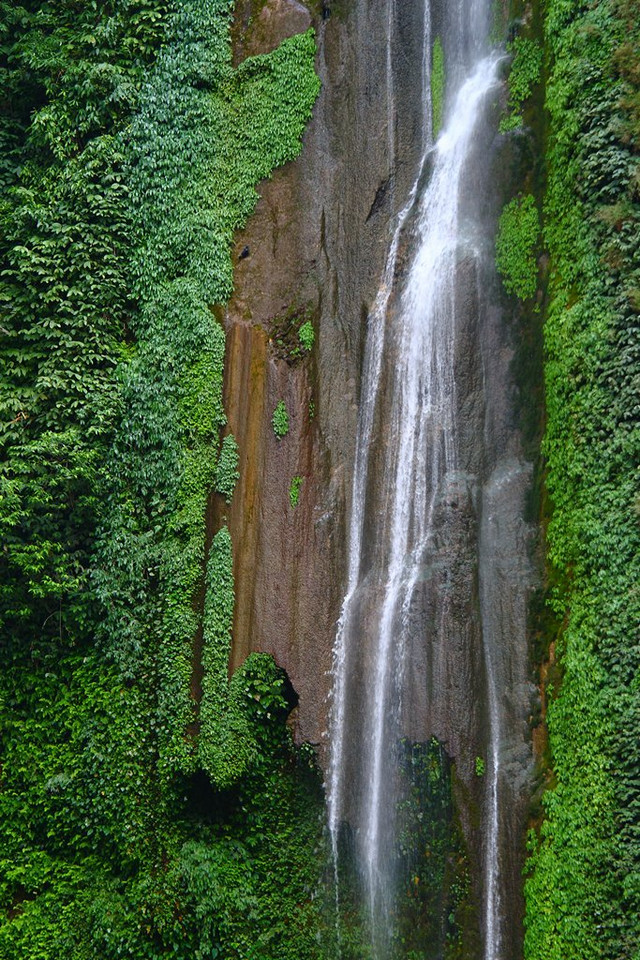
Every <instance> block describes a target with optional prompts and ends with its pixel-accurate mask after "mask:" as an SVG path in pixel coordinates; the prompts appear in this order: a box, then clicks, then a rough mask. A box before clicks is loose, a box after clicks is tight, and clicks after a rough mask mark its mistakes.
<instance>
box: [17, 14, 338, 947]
mask: <svg viewBox="0 0 640 960" xmlns="http://www.w3.org/2000/svg"><path fill="white" fill-rule="evenodd" d="M232 7H233V4H232V3H231V2H230V0H181V2H176V3H171V2H162V0H112V2H107V3H99V4H98V3H86V2H84V0H82V2H75V0H50V2H37V0H33V2H25V3H24V4H22V5H16V4H11V3H1V4H0V57H1V61H0V85H1V88H2V92H1V94H0V142H1V146H2V149H1V150H0V179H1V181H2V187H3V190H2V198H1V200H0V221H1V223H2V232H1V237H0V253H1V256H2V268H1V269H2V274H1V279H2V283H1V287H0V294H1V298H2V304H3V307H2V320H1V323H0V352H1V354H2V356H1V360H0V364H1V367H0V369H1V373H0V415H1V423H0V446H1V447H2V450H1V454H0V457H1V461H2V465H1V467H0V525H1V528H2V549H1V550H0V584H1V586H0V631H1V634H0V636H1V641H0V642H1V655H2V670H1V671H0V685H1V687H0V735H1V737H2V768H1V774H0V957H2V958H5V957H6V958H7V960H9V958H11V960H19V958H25V960H27V958H28V960H34V958H36V957H37V958H49V957H51V958H53V957H58V958H59V957H73V958H79V960H82V958H85V957H86V958H87V960H88V958H92V960H93V958H95V957H98V956H99V957H101V958H105V960H108V958H111V957H113V958H115V957H122V956H128V957H137V958H138V957H139V958H152V957H153V958H156V957H159V956H165V955H170V956H172V957H184V958H185V960H186V958H189V960H191V958H194V957H202V958H204V957H207V958H208V957H229V958H231V957H238V958H239V957H243V958H244V957H248V956H252V957H265V958H269V957H274V956H278V957H279V958H286V957H290V958H291V960H294V958H298V957H300V956H319V955H321V953H320V951H321V949H322V947H321V945H320V940H319V936H318V931H319V928H320V926H323V924H321V922H320V918H321V906H320V903H321V900H320V898H316V897H315V896H314V894H315V888H316V885H317V882H318V876H319V870H320V864H322V863H323V862H324V852H323V847H322V836H321V809H322V797H321V790H320V784H319V779H318V774H317V772H316V770H315V767H314V762H313V757H312V756H311V757H309V756H307V755H306V754H305V753H304V751H302V752H301V751H299V750H295V749H294V748H293V746H292V743H291V738H290V735H289V733H288V730H287V727H286V723H285V721H286V715H287V712H288V710H289V709H290V708H291V706H292V705H293V704H292V701H291V693H290V689H289V687H288V685H287V683H286V678H284V676H283V675H282V674H281V672H280V671H278V670H277V669H276V667H275V665H274V663H273V661H272V660H271V659H270V658H268V657H264V656H254V657H252V658H250V660H249V661H248V662H247V664H246V665H245V667H244V668H243V670H242V671H241V672H240V673H239V674H237V675H236V677H234V680H233V682H232V684H231V685H230V686H229V685H228V683H227V677H226V659H227V658H228V629H229V624H228V620H229V610H230V609H231V608H232V604H233V582H232V579H231V577H230V550H231V546H230V543H229V541H228V535H227V534H226V531H225V530H224V528H223V529H222V530H221V531H220V532H219V533H218V535H217V537H216V538H215V541H214V544H213V546H211V545H210V544H209V543H208V542H207V534H206V524H205V514H206V507H207V502H208V498H209V496H210V494H211V492H212V490H213V489H214V487H215V486H216V485H217V486H218V487H219V488H220V490H221V493H222V494H223V495H224V497H226V498H229V497H230V496H231V495H232V490H233V479H234V475H235V472H236V466H235V463H236V461H237V452H236V451H235V446H234V443H233V440H232V438H226V439H225V441H224V443H222V456H221V459H220V462H219V450H220V445H221V440H222V436H223V433H224V427H225V416H224V411H223V409H222V400H221V386H222V364H223V357H224V334H223V331H222V329H221V327H220V326H219V324H218V322H217V321H216V319H215V317H214V313H213V312H212V310H211V307H212V305H214V304H220V303H224V302H225V301H226V299H227V298H228V297H229V295H230V292H231V288H232V264H231V257H230V243H231V239H232V234H233V231H234V230H235V229H237V228H238V227H239V226H241V225H242V224H243V223H244V221H245V220H246V218H247V217H248V215H249V214H250V213H251V211H252V209H253V207H254V204H255V202H256V199H257V194H256V192H255V186H254V185H255V184H256V183H257V182H258V181H259V180H260V179H261V178H263V177H265V176H268V175H269V173H270V171H271V170H272V169H273V168H274V167H275V166H277V165H278V164H281V163H284V162H285V161H286V160H289V159H292V158H293V157H295V156H296V155H297V153H298V152H299V150H300V145H301V136H302V132H303V130H304V126H305V123H306V121H307V120H308V118H309V116H310V112H311V108H312V105H313V102H314V100H315V98H316V96H317V92H318V81H317V78H316V76H315V72H314V67H313V60H314V53H315V45H314V39H313V36H312V34H311V33H307V34H303V35H301V36H297V37H294V38H292V39H290V40H288V41H285V42H284V43H283V44H282V45H281V46H280V47H279V48H278V49H277V50H275V51H274V52H273V53H272V54H269V55H268V56H261V57H254V58H250V59H248V60H246V61H244V63H242V64H241V65H240V66H239V67H238V68H237V69H233V67H232V64H231V54H230V43H229V25H230V17H231V15H232ZM234 457H235V460H234ZM205 571H208V572H207V574H206V576H205ZM229 730H232V731H233V733H234V744H235V747H236V748H237V749H235V750H234V751H233V752H232V753H229V752H228V751H227V753H225V752H222V753H221V752H220V750H219V749H218V746H217V745H218V744H219V742H220V740H221V738H222V732H223V731H225V732H227V733H228V731H229ZM241 760H242V762H240V761H241Z"/></svg>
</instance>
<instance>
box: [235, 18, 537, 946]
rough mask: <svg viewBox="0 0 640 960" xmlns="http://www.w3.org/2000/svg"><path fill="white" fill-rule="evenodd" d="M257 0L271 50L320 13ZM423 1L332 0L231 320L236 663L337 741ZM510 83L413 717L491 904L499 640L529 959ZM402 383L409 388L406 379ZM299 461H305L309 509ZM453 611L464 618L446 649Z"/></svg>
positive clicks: (508, 785) (507, 864) (515, 865)
mask: <svg viewBox="0 0 640 960" xmlns="http://www.w3.org/2000/svg"><path fill="white" fill-rule="evenodd" d="M249 12H250V8H249V6H247V10H246V11H245V20H244V25H245V27H246V30H245V31H244V32H243V31H240V30H239V31H238V39H237V41H236V57H239V58H240V57H242V56H245V55H247V54H252V53H255V52H259V51H262V50H264V49H268V47H269V44H270V43H271V42H272V39H273V37H275V36H281V35H283V34H284V33H286V32H287V31H288V30H291V31H292V32H293V31H295V30H296V29H299V28H300V25H301V24H303V20H304V14H303V12H302V11H301V8H300V6H299V5H298V4H297V3H294V2H290V3H284V2H278V3H267V4H266V5H265V6H264V7H263V8H262V9H261V11H260V13H259V15H254V17H253V19H252V20H251V21H250V20H249V16H248V14H249ZM454 15H455V11H452V10H450V9H448V8H447V7H446V6H441V5H440V4H437V3H436V4H433V5H432V6H431V17H432V35H433V36H436V35H437V36H439V37H441V39H442V43H443V47H444V60H445V64H447V63H448V64H452V65H454V69H455V65H456V64H457V65H458V67H459V65H460V62H461V60H460V58H461V57H464V56H465V53H464V51H459V50H457V51H456V50H454V49H453V48H452V46H451V41H450V40H449V37H450V36H451V35H452V34H453V33H454V31H453V30H452V29H450V28H451V26H452V24H451V18H452V17H453V16H454ZM423 18H424V6H423V4H422V3H421V2H418V0H415V2H413V0H412V2H403V3H402V4H396V3H394V2H393V0H388V2H385V3H381V4H376V5H370V4H368V3H366V2H364V0H355V2H353V3H349V4H347V3H344V4H343V3H340V4H338V3H336V4H326V3H325V5H324V7H323V15H322V17H321V16H317V17H316V19H315V26H316V29H317V40H318V47H319V52H318V60H317V66H318V71H319V74H320V77H321V81H322V92H321V94H320V98H319V100H318V102H317V104H316V107H315V111H314V116H313V119H312V121H311V123H310V125H309V127H308V128H307V131H306V134H305V145H304V150H303V154H302V156H301V157H300V159H299V160H297V161H295V162H294V163H292V164H289V165H288V166H287V167H285V168H283V169H281V170H278V171H277V172H276V173H275V174H274V176H273V177H272V179H271V180H270V181H268V182H266V183H264V184H262V186H261V188H260V194H261V199H260V202H259V204H258V207H257V210H256V213H255V215H254V217H253V218H252V220H251V221H250V223H249V224H248V226H247V228H246V229H245V230H244V231H243V232H242V233H241V234H240V235H239V236H238V237H237V240H236V247H235V257H236V263H235V290H234V295H233V297H232V299H231V301H230V303H229V305H228V309H227V311H226V314H225V318H224V319H225V325H226V329H227V333H228V338H227V360H226V375H225V405H226V410H227V413H228V416H229V424H230V429H231V430H232V432H233V433H234V434H235V436H236V438H237V440H238V444H239V447H240V454H241V465H240V480H239V483H238V486H237V489H236V493H235V495H234V500H233V503H232V505H231V506H230V508H229V510H228V517H229V526H230V530H231V533H232V539H233V543H234V575H235V586H236V611H235V622H234V639H233V653H232V663H231V669H232V670H234V669H236V668H237V667H238V666H239V664H241V663H242V662H243V660H244V659H245V658H246V656H247V655H248V654H249V653H250V652H251V651H255V650H258V651H265V652H268V653H272V654H273V655H274V657H275V659H276V661H277V662H278V664H280V665H281V666H283V667H284V668H285V669H286V670H287V673H288V675H289V677H290V679H291V681H292V683H293V686H294V688H295V690H296V692H297V693H298V695H299V706H298V710H297V711H296V714H295V733H296V737H297V738H298V740H300V741H301V740H306V741H310V742H311V743H313V744H316V745H319V746H320V747H321V755H322V756H323V757H326V745H327V741H326V737H325V735H324V734H325V731H326V729H327V714H328V696H329V691H330V685H331V676H330V669H331V663H332V647H333V643H334V639H335V632H336V621H337V619H338V616H339V614H340V606H341V603H342V600H343V596H344V592H345V589H346V578H347V572H346V560H347V546H348V545H347V538H348V519H349V511H350V497H351V483H352V477H353V471H354V453H355V437H356V430H357V415H358V403H359V400H360V395H361V366H362V362H363V353H364V342H365V336H366V323H367V318H368V315H369V312H370V309H371V306H372V303H373V301H374V299H375V296H376V294H377V292H378V287H379V283H380V278H381V276H382V273H383V270H384V264H385V258H386V254H387V251H388V248H389V243H390V238H391V232H392V228H393V222H394V217H395V215H396V214H397V213H398V210H399V208H400V207H401V206H403V205H404V203H405V202H406V199H407V197H408V194H409V191H410V189H411V185H412V183H413V181H414V179H415V177H416V176H417V173H418V169H419V163H420V158H421V154H422V151H423V148H424V135H425V134H424V130H425V119H424V112H425V109H426V105H425V102H424V100H423V98H422V97H421V95H420V91H421V90H422V88H423V72H424V71H425V69H427V68H428V62H427V61H428V58H426V59H425V47H424V19H423ZM240 23H242V20H241V21H240ZM456 58H457V60H456ZM505 96H506V93H505V91H504V90H503V93H502V99H500V98H499V100H498V103H497V104H496V110H495V111H494V112H493V114H492V117H491V120H490V122H489V124H488V125H487V126H486V128H483V130H482V131H481V133H479V134H478V137H477V142H476V144H475V147H474V153H473V157H472V158H471V162H470V164H469V170H470V171H472V172H471V175H470V176H469V178H468V180H467V182H466V183H465V186H464V190H463V193H464V196H463V197H462V198H461V203H462V206H463V208H464V209H465V211H466V213H465V215H466V216H468V217H469V221H470V222H473V223H479V224H482V232H483V235H484V237H485V243H486V249H485V250H484V253H483V257H482V263H483V266H482V269H481V272H480V274H478V273H477V272H476V267H475V266H474V263H473V261H472V259H471V258H469V260H468V261H467V260H465V259H464V257H463V258H462V259H461V261H460V264H459V266H458V268H457V269H458V285H457V291H458V292H457V300H458V302H457V305H456V313H457V316H458V320H457V327H456V330H455V350H454V356H453V369H454V376H455V379H456V383H457V400H456V404H457V408H456V411H455V414H454V415H455V418H456V419H457V421H458V422H459V424H460V447H461V449H462V451H463V453H462V457H461V462H460V469H459V471H458V472H457V473H456V475H455V476H453V475H452V476H451V477H449V478H448V480H447V484H445V486H444V487H443V489H442V491H441V495H440V496H439V499H438V501H437V506H436V516H435V520H434V537H433V541H432V542H431V544H430V547H429V556H428V557H427V558H426V559H425V564H424V570H423V576H422V585H421V587H420V588H419V589H418V590H417V591H416V597H415V602H414V603H413V604H412V609H411V620H412V623H411V630H410V635H411V636H410V646H411V649H410V654H409V661H410V668H409V682H408V690H407V698H406V703H405V706H404V720H403V723H404V731H405V734H406V736H408V737H409V738H410V739H411V740H412V741H415V742H425V741H428V740H429V738H430V737H436V738H437V739H438V740H439V742H440V743H441V744H442V745H443V747H444V749H445V751H446V753H447V755H448V757H449V758H450V760H452V761H453V764H454V768H455V777H454V783H455V805H456V810H455V813H454V817H455V818H456V819H459V821H460V822H461V824H462V827H463V832H464V835H465V839H466V844H467V849H468V850H469V851H470V866H471V874H472V879H473V888H474V895H475V897H476V898H477V902H478V903H480V902H481V900H482V897H483V884H484V883H485V881H484V880H483V878H482V859H483V853H482V850H483V847H484V844H485V843H486V842H487V840H486V832H485V826H486V825H485V824H484V822H483V816H484V815H483V812H482V811H483V808H484V803H485V800H484V794H485V781H484V780H483V779H482V777H479V776H478V775H477V763H476V758H486V757H487V756H488V750H489V747H488V732H487V731H488V727H489V706H488V687H487V684H488V682H489V681H488V678H487V665H486V658H485V654H484V653H483V643H486V642H489V643H494V642H495V644H496V649H495V660H494V663H493V668H494V674H495V676H494V680H495V682H496V684H497V686H498V690H499V692H498V699H499V706H498V711H499V714H500V724H501V727H502V729H503V731H504V742H503V744H502V751H503V758H502V760H503V766H502V770H503V773H502V778H503V780H502V786H501V790H503V791H504V792H503V795H502V800H501V811H502V812H501V814H500V816H501V825H500V837H501V839H500V852H499V854H498V856H499V858H500V860H501V864H502V866H501V869H502V870H503V878H504V879H503V883H504V888H503V893H502V895H501V896H502V902H503V904H504V905H505V907H506V909H505V913H506V914H508V915H509V921H508V922H507V923H506V925H505V929H504V931H503V936H504V943H505V944H506V946H505V949H506V950H507V951H511V953H510V955H511V954H512V955H514V956H515V955H517V953H518V952H519V950H520V949H521V932H520V917H521V914H522V903H521V893H520V891H521V881H520V874H521V868H522V860H523V844H522V839H521V838H522V835H523V831H524V825H525V821H526V812H527V805H528V802H529V796H530V792H531V780H532V748H531V733H530V728H529V721H530V719H531V717H532V715H534V714H535V712H536V706H535V689H534V687H533V685H532V683H531V678H530V667H529V651H528V645H527V640H528V626H527V604H528V599H529V595H530V592H531V591H532V589H533V587H534V585H535V583H536V579H537V575H536V560H535V548H536V528H535V524H534V523H532V522H531V517H530V516H527V515H526V514H527V506H526V504H527V500H528V498H529V496H530V492H531V486H532V475H533V464H532V462H531V448H530V447H529V449H527V450H525V448H526V447H527V444H526V442H525V440H524V439H523V431H522V415H521V414H522V409H523V407H525V406H526V405H527V404H531V403H532V402H534V403H535V402H537V401H535V400H532V398H529V399H527V398H523V395H522V390H523V384H522V377H520V376H519V374H518V373H517V371H516V367H517V363H518V355H519V352H520V349H521V347H520V345H519V343H518V340H519V338H520V337H521V336H523V331H522V330H520V329H519V327H518V323H517V319H516V318H517V310H516V308H515V307H514V303H513V302H510V301H509V302H508V301H506V300H505V297H504V294H503V292H501V290H500V287H499V283H498V281H497V279H496V277H495V273H494V269H493V265H492V264H493V256H494V251H493V242H492V241H493V237H494V235H495V229H496V223H497V219H498V213H499V210H500V208H501V205H502V204H503V203H504V202H505V200H506V199H508V198H509V197H510V196H511V195H512V194H513V192H514V191H515V190H516V189H517V188H518V186H519V185H520V183H521V180H522V170H523V168H524V167H525V166H526V164H527V161H528V151H529V149H530V148H529V144H528V140H527V138H526V137H522V138H519V139H518V138H511V139H509V138H505V137H500V136H499V135H498V133H497V128H498V120H499V117H498V110H499V109H500V108H501V106H502V107H503V106H504V98H505ZM412 242H413V241H412V237H411V231H410V230H409V231H407V235H406V236H405V237H404V238H403V240H402V242H401V249H400V254H399V258H398V265H397V270H396V276H395V277H394V283H395V282H398V284H402V279H403V275H404V272H405V271H406V267H407V263H408V259H409V257H410V255H411V249H412ZM307 319H311V321H312V323H313V326H314V330H315V338H316V340H315V346H314V348H313V350H312V352H311V354H310V355H309V354H305V353H304V351H300V350H299V349H298V347H299V344H298V340H297V330H298V328H299V327H300V325H301V324H302V322H303V321H305V320H307ZM525 335H526V336H529V337H531V331H530V330H529V331H528V333H526V334H525ZM533 365H534V366H535V361H534V362H533ZM530 366H531V361H530ZM529 373H531V371H529ZM536 375H537V376H538V379H539V377H540V371H539V370H536V372H535V373H534V377H535V376H536ZM386 379H387V380H388V381H389V384H390V383H391V380H392V377H391V376H387V378H386ZM388 389H390V386H388ZM384 396H385V386H384V385H383V388H382V397H383V398H384ZM387 399H388V398H387ZM281 400H282V401H284V403H285V406H286V409H287V411H288V414H289V432H288V434H287V435H286V436H285V437H284V438H282V439H278V438H277V437H276V435H275V433H274V431H273V429H272V426H271V418H272V414H273V412H274V409H275V408H276V405H277V404H278V403H279V402H280V401H281ZM534 419H535V416H534ZM388 429H390V425H389V423H388V422H387V418H386V417H385V412H384V404H383V406H382V407H381V408H380V410H379V411H378V414H377V420H376V427H375V436H374V440H373V443H374V444H375V445H376V450H377V451H378V453H377V454H376V457H375V462H373V463H372V465H371V470H370V480H369V486H370V489H369V490H368V497H369V500H370V510H369V519H368V520H367V521H366V531H365V539H366V541H367V544H368V546H367V554H368V560H367V564H371V565H373V566H375V557H376V553H377V552H379V551H380V549H381V547H380V544H378V543H376V532H375V527H376V515H377V512H378V508H379V510H380V511H382V510H383V509H384V503H383V500H384V491H385V479H384V475H385V467H386V463H385V454H384V450H385V445H384V442H383V441H384V436H385V431H388ZM529 439H530V438H529ZM425 469H426V466H425ZM294 477H302V478H303V479H302V486H301V495H300V501H299V504H298V505H297V506H296V507H295V508H294V507H292V505H291V502H290V483H291V480H292V479H293V478H294ZM376 504H377V507H376ZM436 623H440V624H443V626H442V628H441V629H438V630H437V631H436V634H435V636H433V637H432V638H431V640H430V641H429V645H425V637H426V636H430V635H431V633H433V625H434V624H436ZM483 636H484V640H483ZM367 656H368V654H367V652H366V650H365V649H364V648H363V653H362V657H363V663H362V664H360V667H354V670H353V671H352V672H353V675H354V677H353V683H352V684H351V701H350V705H349V711H350V712H351V713H352V714H353V715H354V716H356V715H359V716H360V718H362V717H364V716H365V715H366V709H365V701H366V699H367V698H368V697H369V696H370V695H371V688H370V687H371V685H370V684H367V681H366V677H367V670H369V672H370V667H371V664H369V666H367ZM369 660H370V657H369ZM358 729H359V725H358V722H355V724H354V726H353V730H358ZM353 736H354V740H353V742H352V743H351V745H350V746H349V747H348V751H350V755H351V757H352V759H353V762H354V765H357V757H358V755H359V753H360V752H361V749H362V737H366V736H367V731H366V730H362V731H361V733H360V734H358V735H357V736H356V735H355V734H353ZM354 807H357V803H355V802H354ZM474 923H475V924H476V933H473V934H468V947H467V949H469V951H470V955H471V953H473V950H475V949H477V946H476V947H471V946H470V944H471V941H472V940H473V938H474V937H475V936H477V929H478V927H479V923H480V921H479V918H478V917H477V918H476V920H475V921H474Z"/></svg>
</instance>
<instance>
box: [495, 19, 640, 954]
mask: <svg viewBox="0 0 640 960" xmlns="http://www.w3.org/2000/svg"><path fill="white" fill-rule="evenodd" d="M531 14H532V11H531V9H529V10H528V11H527V13H526V15H525V17H524V18H523V20H522V21H521V27H520V30H521V33H520V36H519V37H518V39H516V40H515V42H514V44H513V45H512V48H511V49H512V52H514V54H515V56H514V60H513V67H512V76H511V78H510V86H511V87H512V90H511V96H510V100H509V106H510V111H511V112H510V116H509V117H508V118H507V120H506V121H505V122H504V123H503V129H505V130H509V129H511V130H517V128H518V127H519V125H520V123H521V120H520V116H519V112H520V109H521V108H522V107H523V106H524V113H525V121H526V122H528V121H529V120H533V124H534V125H535V122H536V121H535V118H533V117H532V109H535V102H533V103H532V101H531V100H530V97H531V93H532V91H533V90H534V88H535V84H536V83H537V82H538V80H539V81H542V80H544V88H545V107H546V115H545V131H544V135H543V137H541V139H540V141H539V155H540V156H541V158H542V161H543V162H542V163H538V164H535V165H534V171H533V173H532V175H530V177H529V181H528V186H530V188H531V190H533V192H534V193H536V195H537V199H538V201H541V206H542V209H543V236H542V247H540V245H538V252H541V250H544V252H545V254H546V256H545V258H543V259H541V260H540V266H541V267H542V268H543V269H542V272H541V274H540V277H538V264H537V263H536V261H535V258H534V259H533V260H532V259H531V254H532V252H533V251H534V250H535V248H536V240H537V232H538V229H537V214H536V212H535V211H536V207H537V205H538V204H537V202H534V199H533V196H532V195H530V194H527V195H525V196H521V197H520V198H517V199H515V200H514V201H512V203H511V204H510V205H509V206H508V207H507V208H506V210H505V212H504V214H503V218H502V220H501V229H500V234H499V237H498V248H497V255H498V258H497V259H498V267H499V268H500V269H501V270H502V272H503V274H504V276H505V285H506V286H507V288H508V289H510V290H511V291H513V292H515V293H516V294H518V295H519V296H521V297H523V298H527V297H532V296H533V294H534V293H535V292H536V288H537V287H538V288H539V281H540V280H543V281H544V282H545V286H546V298H545V300H544V310H543V314H544V349H545V391H546V432H545V439H544V445H543V454H544V459H545V475H546V491H547V501H546V504H545V509H544V513H545V519H546V520H547V521H548V522H547V529H546V534H547V546H548V567H547V596H548V608H547V609H548V613H547V615H546V617H545V618H543V619H542V620H541V621H540V623H539V626H540V628H541V630H542V632H543V635H544V639H545V640H546V643H547V651H548V652H547V658H548V662H547V663H546V664H545V665H544V667H543V676H544V677H545V678H546V689H545V691H544V694H545V701H546V702H547V704H548V709H547V712H546V721H547V726H548V731H549V749H548V751H547V752H546V754H545V756H544V757H542V758H541V759H542V761H543V766H546V783H545V785H546V792H545V794H544V797H543V811H542V816H541V817H537V816H536V817H535V818H534V819H535V821H536V824H535V829H534V830H532V832H531V835H530V840H529V848H530V858H529V862H528V867H527V879H526V889H525V893H526V901H527V912H526V918H525V925H526V942H525V957H526V958H527V960H590V958H592V960H596V958H598V960H614V958H615V960H623V958H625V960H630V958H638V957H639V956H640V919H639V918H640V837H639V835H638V822H639V815H640V643H639V640H640V637H639V634H638V629H639V624H640V593H639V591H638V584H639V583H640V513H639V505H640V483H639V479H640V478H639V476H638V463H639V462H640V459H639V455H640V406H639V402H640V401H639V396H640V383H639V380H638V376H639V371H640V316H639V314H640V297H639V295H638V293H639V289H640V162H639V160H640V157H639V154H640V110H639V103H640V27H639V22H638V16H637V4H635V3H634V2H633V0H595V2H589V3H587V2H582V0H548V2H547V3H546V4H544V5H543V6H542V5H540V6H539V5H535V7H534V10H533V14H534V15H533V17H532V15H531ZM540 18H541V19H542V30H543V34H542V37H540V36H539V35H538V27H539V26H540ZM540 41H542V42H541V43H540ZM536 44H537V47H536ZM524 54H526V56H524ZM542 54H544V58H543V59H542ZM536 62H538V69H540V67H542V71H543V72H542V73H539V76H538V79H536V78H535V75H534V73H535V72H534V71H533V67H534V66H535V64H536ZM529 67H531V70H529ZM529 73H531V77H533V83H532V84H531V83H530V84H529V86H528V88H527V89H524V86H526V84H525V85H523V78H524V79H525V80H527V76H528V74H529ZM514 91H515V92H514ZM516 101H518V102H516ZM537 132H538V133H540V132H541V127H540V124H539V121H538V128H537ZM516 135H517V134H516ZM525 136H526V134H525ZM529 303H530V305H531V309H535V308H536V307H535V302H534V301H533V300H530V301H529Z"/></svg>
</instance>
